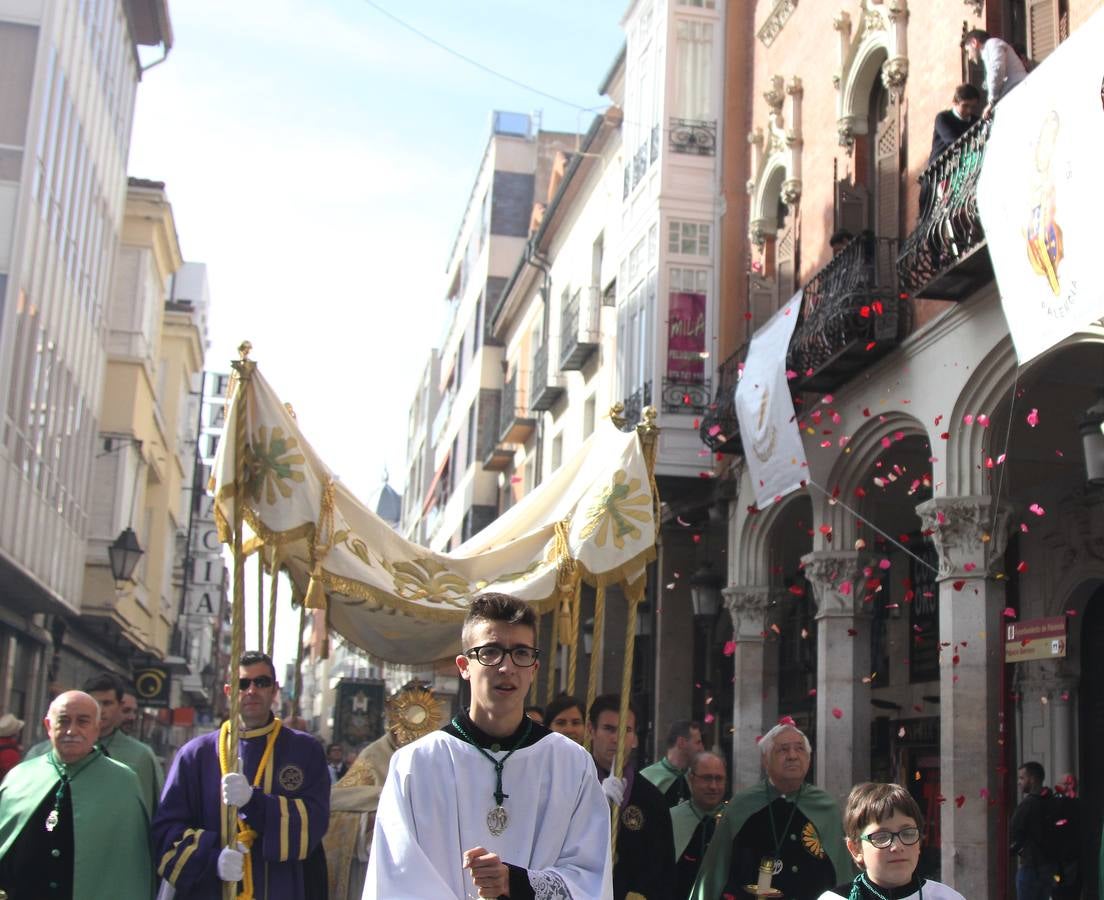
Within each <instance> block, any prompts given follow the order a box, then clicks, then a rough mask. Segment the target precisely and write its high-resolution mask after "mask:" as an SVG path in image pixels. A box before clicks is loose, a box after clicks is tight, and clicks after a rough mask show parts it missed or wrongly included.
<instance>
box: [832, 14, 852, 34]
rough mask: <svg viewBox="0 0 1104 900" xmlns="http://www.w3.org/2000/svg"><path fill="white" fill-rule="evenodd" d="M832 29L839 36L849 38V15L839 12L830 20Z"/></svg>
mask: <svg viewBox="0 0 1104 900" xmlns="http://www.w3.org/2000/svg"><path fill="white" fill-rule="evenodd" d="M832 28H833V29H834V30H836V31H838V32H839V33H840V34H842V35H844V36H846V37H851V13H849V12H846V11H845V10H840V11H839V12H838V13H836V15H835V17H834V18H833V19H832Z"/></svg>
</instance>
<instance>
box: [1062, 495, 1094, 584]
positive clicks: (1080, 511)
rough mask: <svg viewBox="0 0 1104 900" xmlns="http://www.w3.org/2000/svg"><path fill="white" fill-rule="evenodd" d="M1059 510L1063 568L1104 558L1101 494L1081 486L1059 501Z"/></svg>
mask: <svg viewBox="0 0 1104 900" xmlns="http://www.w3.org/2000/svg"><path fill="white" fill-rule="evenodd" d="M1058 510H1059V513H1060V515H1059V516H1058V524H1059V528H1060V531H1059V532H1058V535H1059V536H1060V540H1061V543H1062V546H1063V550H1064V555H1065V559H1064V560H1063V567H1064V568H1068V567H1070V566H1072V565H1075V564H1077V563H1080V562H1083V561H1086V560H1093V561H1097V562H1100V561H1104V495H1101V494H1100V493H1099V492H1097V491H1088V490H1086V489H1085V488H1084V487H1080V488H1078V489H1077V490H1075V491H1074V492H1073V493H1072V494H1070V495H1069V496H1068V497H1065V498H1063V499H1062V500H1061V501H1060V503H1059V507H1058Z"/></svg>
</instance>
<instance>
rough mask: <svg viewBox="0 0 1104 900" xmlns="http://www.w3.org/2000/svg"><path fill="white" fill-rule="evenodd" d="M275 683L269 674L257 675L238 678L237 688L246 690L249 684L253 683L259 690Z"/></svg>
mask: <svg viewBox="0 0 1104 900" xmlns="http://www.w3.org/2000/svg"><path fill="white" fill-rule="evenodd" d="M275 683H276V682H275V681H273V680H272V676H271V675H258V676H257V677H256V678H239V679H238V690H239V691H248V690H249V685H253V686H254V687H256V688H259V689H260V690H264V689H265V688H270V687H272V685H274V684H275Z"/></svg>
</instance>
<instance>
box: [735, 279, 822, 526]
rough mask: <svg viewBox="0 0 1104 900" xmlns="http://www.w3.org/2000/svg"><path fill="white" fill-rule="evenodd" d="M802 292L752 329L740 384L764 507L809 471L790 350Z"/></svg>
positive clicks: (741, 413)
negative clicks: (792, 385)
mask: <svg viewBox="0 0 1104 900" xmlns="http://www.w3.org/2000/svg"><path fill="white" fill-rule="evenodd" d="M802 294H803V292H802V291H800V290H799V291H798V292H797V293H796V294H794V295H793V297H791V298H790V300H789V302H787V303H786V305H785V306H783V307H782V308H781V309H780V310H778V312H776V313H775V314H774V315H773V316H771V318H770V320H769V321H768V322H767V324H766V325H764V326H763V327H762V328H760V329H759V330H758V331H756V332H755V334H754V335H752V338H751V346H749V347H748V354H747V360H746V361H745V362H744V370H743V372H742V373H741V375H740V381H739V384H737V386H736V401H735V402H736V419H737V421H738V422H739V423H740V439H741V440H742V441H743V444H744V458H745V460H746V461H747V467H748V473H749V474H750V476H751V482H752V484H753V485H754V488H755V502H756V503H757V504H758V505H759V508H760V509H766V508H767V507H768V506H770V505H771V504H772V503H774V501H775V500H777V499H779V498H780V497H784V496H785V495H786V494H788V493H790V492H791V491H796V490H797V489H798V488H799V487H801V485H802V482H803V481H804V480H805V479H806V478H808V477H809V476H808V467H807V465H806V459H805V445H804V444H803V443H802V441H801V432H800V430H799V429H798V427H797V417H796V415H795V414H794V405H793V397H792V396H791V395H790V384H789V379H788V378H787V377H786V350H787V348H788V347H789V346H790V339H791V338H792V337H793V333H794V328H795V327H796V326H797V319H798V313H799V312H800V311H801V298H802Z"/></svg>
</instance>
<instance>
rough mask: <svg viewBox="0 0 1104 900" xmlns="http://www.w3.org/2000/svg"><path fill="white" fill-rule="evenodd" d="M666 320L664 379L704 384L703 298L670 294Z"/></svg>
mask: <svg viewBox="0 0 1104 900" xmlns="http://www.w3.org/2000/svg"><path fill="white" fill-rule="evenodd" d="M669 296H670V303H669V306H668V316H667V377H668V379H670V380H671V381H676V382H677V381H681V382H688V383H696V382H700V381H704V380H705V360H704V359H703V358H702V353H704V352H705V294H697V293H691V292H689V291H672V292H671V294H670V295H669Z"/></svg>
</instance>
